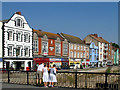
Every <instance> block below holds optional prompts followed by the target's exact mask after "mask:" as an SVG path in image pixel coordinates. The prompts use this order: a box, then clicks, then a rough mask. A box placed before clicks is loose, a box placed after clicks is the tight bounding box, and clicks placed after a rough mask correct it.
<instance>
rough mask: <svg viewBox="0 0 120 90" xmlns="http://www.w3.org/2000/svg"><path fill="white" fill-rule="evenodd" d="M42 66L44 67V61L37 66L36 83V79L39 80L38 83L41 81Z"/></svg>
mask: <svg viewBox="0 0 120 90" xmlns="http://www.w3.org/2000/svg"><path fill="white" fill-rule="evenodd" d="M43 68H44V63H41V64H40V65H39V66H38V68H37V84H38V81H39V82H40V85H41V83H42V77H43V73H42V70H43Z"/></svg>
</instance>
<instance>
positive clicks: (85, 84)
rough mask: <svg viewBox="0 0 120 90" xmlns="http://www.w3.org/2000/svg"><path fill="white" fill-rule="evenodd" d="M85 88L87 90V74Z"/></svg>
mask: <svg viewBox="0 0 120 90" xmlns="http://www.w3.org/2000/svg"><path fill="white" fill-rule="evenodd" d="M85 88H86V89H87V73H86V74H85Z"/></svg>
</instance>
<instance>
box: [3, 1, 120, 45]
mask: <svg viewBox="0 0 120 90" xmlns="http://www.w3.org/2000/svg"><path fill="white" fill-rule="evenodd" d="M17 11H20V12H21V13H22V15H24V16H25V18H26V20H27V22H28V24H29V25H30V27H31V28H34V29H41V30H43V31H46V32H51V33H61V32H63V33H65V34H70V35H74V36H77V37H79V38H80V39H84V38H85V37H86V36H87V35H88V34H94V33H96V34H98V36H100V37H103V38H104V39H105V40H107V41H108V42H115V43H118V3H117V2H3V3H2V19H3V20H4V19H9V18H10V17H11V16H12V15H13V14H14V13H15V12H17Z"/></svg>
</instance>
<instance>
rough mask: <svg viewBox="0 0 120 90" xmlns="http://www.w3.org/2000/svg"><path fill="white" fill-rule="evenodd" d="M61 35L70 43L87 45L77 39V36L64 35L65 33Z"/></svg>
mask: <svg viewBox="0 0 120 90" xmlns="http://www.w3.org/2000/svg"><path fill="white" fill-rule="evenodd" d="M61 35H62V36H63V37H64V38H66V39H67V40H68V41H69V42H72V43H78V44H85V43H84V42H83V41H82V40H81V39H80V38H79V37H75V36H72V35H68V34H64V33H61Z"/></svg>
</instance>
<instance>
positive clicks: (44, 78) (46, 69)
mask: <svg viewBox="0 0 120 90" xmlns="http://www.w3.org/2000/svg"><path fill="white" fill-rule="evenodd" d="M48 71H49V69H48V67H47V65H46V64H45V65H44V68H43V82H44V86H45V87H47V82H48V81H49V80H48V79H49V78H48V77H49V75H48Z"/></svg>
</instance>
